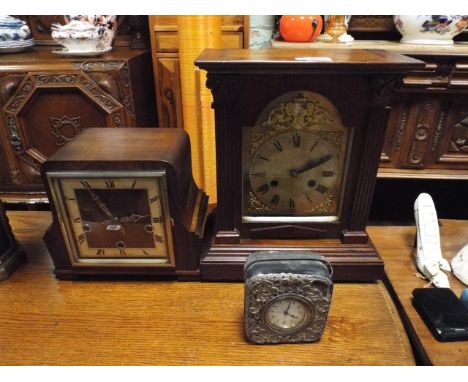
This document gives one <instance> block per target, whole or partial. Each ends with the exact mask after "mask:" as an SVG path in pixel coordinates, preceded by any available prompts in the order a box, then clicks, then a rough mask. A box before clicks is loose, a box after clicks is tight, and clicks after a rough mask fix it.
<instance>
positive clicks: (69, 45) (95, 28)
mask: <svg viewBox="0 0 468 382" xmlns="http://www.w3.org/2000/svg"><path fill="white" fill-rule="evenodd" d="M68 20H70V22H69V23H68V24H65V25H60V24H54V25H53V26H52V38H53V39H54V40H55V41H56V42H58V43H59V44H60V45H63V46H64V47H65V49H66V50H67V51H68V52H71V53H73V52H74V53H90V52H96V53H97V52H107V51H109V50H110V49H111V48H112V41H113V39H114V33H115V16H80V15H78V16H69V18H66V21H68Z"/></svg>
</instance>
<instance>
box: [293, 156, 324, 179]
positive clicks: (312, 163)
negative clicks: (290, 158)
mask: <svg viewBox="0 0 468 382" xmlns="http://www.w3.org/2000/svg"><path fill="white" fill-rule="evenodd" d="M331 158H332V155H331V154H327V155H324V156H323V157H321V158H319V159H312V160H310V161H308V162H307V163H306V164H305V165H303V166H302V167H299V168H296V169H292V170H291V171H289V175H291V176H292V177H294V178H295V177H297V176H298V175H299V174H302V173H303V172H306V171H309V170H312V169H313V168H315V167H318V166H320V165H321V164H324V163H325V162H328V161H329V160H330V159H331Z"/></svg>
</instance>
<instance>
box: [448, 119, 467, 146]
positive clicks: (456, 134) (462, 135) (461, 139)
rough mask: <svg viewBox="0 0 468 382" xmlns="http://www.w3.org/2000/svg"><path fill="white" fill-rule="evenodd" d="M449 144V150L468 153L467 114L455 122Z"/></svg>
mask: <svg viewBox="0 0 468 382" xmlns="http://www.w3.org/2000/svg"><path fill="white" fill-rule="evenodd" d="M450 146H451V151H455V152H461V153H468V116H466V117H464V118H463V119H462V120H461V121H460V122H458V123H457V124H455V126H454V130H453V134H452V137H451V145H450Z"/></svg>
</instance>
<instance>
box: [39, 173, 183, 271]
mask: <svg viewBox="0 0 468 382" xmlns="http://www.w3.org/2000/svg"><path fill="white" fill-rule="evenodd" d="M46 175H47V181H48V183H49V188H50V190H51V194H52V199H53V202H54V205H55V207H56V210H57V216H58V219H59V223H60V228H61V230H62V233H63V238H64V241H65V245H66V247H67V250H68V254H69V258H70V262H71V264H72V265H73V266H80V267H82V266H84V267H86V266H96V265H98V266H108V267H120V266H135V267H141V266H145V267H175V257H174V248H173V242H172V229H171V217H170V211H169V200H168V197H167V183H166V171H164V170H158V171H71V172H59V171H57V172H48V173H47V174H46ZM132 177H133V178H143V177H144V178H159V186H160V188H159V191H160V195H161V212H162V216H163V221H164V236H165V242H166V251H167V252H166V253H167V256H166V257H164V258H151V259H147V258H128V259H124V258H122V259H115V258H109V259H97V258H92V259H83V258H81V257H80V255H79V251H78V249H77V245H76V242H75V240H74V239H73V234H72V229H71V227H70V222H69V219H68V218H67V209H66V208H65V207H64V206H65V203H64V199H63V195H62V192H61V186H60V179H64V178H67V179H70V178H77V179H78V178H88V179H92V178H97V179H105V178H112V179H117V178H132Z"/></svg>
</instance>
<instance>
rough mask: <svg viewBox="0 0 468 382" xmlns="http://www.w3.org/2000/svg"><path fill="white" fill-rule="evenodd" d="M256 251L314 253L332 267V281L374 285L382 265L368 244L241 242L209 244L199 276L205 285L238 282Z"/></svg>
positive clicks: (283, 241)
mask: <svg viewBox="0 0 468 382" xmlns="http://www.w3.org/2000/svg"><path fill="white" fill-rule="evenodd" d="M257 251H281V252H289V251H290V252H304V251H311V252H317V253H319V254H320V255H322V256H324V257H325V258H326V259H327V260H328V261H329V262H330V263H331V265H332V267H333V279H334V280H335V281H375V280H380V279H382V278H383V276H384V264H383V261H382V259H381V257H380V256H379V254H378V253H377V250H376V248H375V247H374V245H373V244H372V241H371V240H368V241H367V243H364V244H362V243H361V244H359V243H358V244H344V243H342V242H341V240H339V239H329V240H274V241H272V240H269V241H268V242H266V241H262V240H241V242H240V243H239V244H218V243H216V242H214V241H213V242H212V243H211V246H210V248H209V249H208V251H207V252H206V254H205V255H204V256H203V257H202V259H201V263H200V276H201V279H202V280H207V281H242V280H243V276H244V275H243V272H244V270H243V267H244V262H245V259H246V258H247V256H248V255H250V254H251V253H253V252H257Z"/></svg>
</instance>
